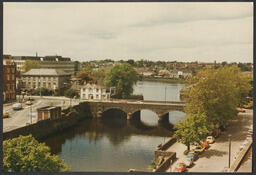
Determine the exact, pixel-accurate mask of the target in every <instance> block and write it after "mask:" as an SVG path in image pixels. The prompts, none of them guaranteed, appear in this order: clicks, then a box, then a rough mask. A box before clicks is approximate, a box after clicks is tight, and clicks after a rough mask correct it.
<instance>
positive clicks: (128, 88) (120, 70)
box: [104, 63, 138, 98]
mask: <svg viewBox="0 0 256 175" xmlns="http://www.w3.org/2000/svg"><path fill="white" fill-rule="evenodd" d="M137 81H138V74H137V72H136V71H135V70H134V68H133V67H132V66H131V65H130V64H127V63H124V64H119V65H116V66H114V67H113V68H112V69H111V70H110V72H109V73H108V74H107V75H106V77H105V79H104V84H105V85H106V86H115V87H116V88H117V95H118V97H119V98H128V97H129V96H130V95H131V94H132V92H133V85H134V84H136V82H137Z"/></svg>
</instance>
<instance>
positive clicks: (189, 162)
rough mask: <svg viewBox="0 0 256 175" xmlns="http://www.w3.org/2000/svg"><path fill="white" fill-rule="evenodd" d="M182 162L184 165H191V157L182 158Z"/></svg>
mask: <svg viewBox="0 0 256 175" xmlns="http://www.w3.org/2000/svg"><path fill="white" fill-rule="evenodd" d="M182 162H183V163H184V164H185V165H186V167H191V166H192V165H193V159H190V158H184V159H183V160H182Z"/></svg>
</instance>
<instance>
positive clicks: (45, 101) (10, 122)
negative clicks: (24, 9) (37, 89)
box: [3, 96, 79, 132]
mask: <svg viewBox="0 0 256 175" xmlns="http://www.w3.org/2000/svg"><path fill="white" fill-rule="evenodd" d="M25 98H26V97H25ZM27 98H28V97H27ZM32 98H33V99H34V101H32V102H33V104H32V105H29V106H28V105H26V104H25V103H22V109H21V110H13V109H12V104H14V103H11V104H4V105H3V111H4V112H8V113H9V114H10V118H4V119H3V132H7V131H11V130H13V129H17V128H20V127H23V126H26V124H28V123H29V124H30V123H31V119H32V123H35V122H37V117H32V115H31V112H32V113H35V114H36V115H37V108H41V107H44V106H50V105H53V106H61V107H62V109H65V108H68V107H69V106H70V99H69V98H66V97H40V96H32ZM78 103H79V100H77V99H73V100H72V105H76V104H78Z"/></svg>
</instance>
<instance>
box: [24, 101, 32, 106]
mask: <svg viewBox="0 0 256 175" xmlns="http://www.w3.org/2000/svg"><path fill="white" fill-rule="evenodd" d="M25 104H26V105H32V104H33V103H32V102H31V101H30V100H29V101H27V102H26V103H25Z"/></svg>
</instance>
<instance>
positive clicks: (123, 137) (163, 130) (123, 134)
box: [45, 81, 185, 172]
mask: <svg viewBox="0 0 256 175" xmlns="http://www.w3.org/2000/svg"><path fill="white" fill-rule="evenodd" d="M182 87H183V84H169V83H160V82H146V81H143V82H138V83H137V85H136V86H135V87H134V94H143V96H144V99H145V100H159V101H165V100H166V101H180V97H179V91H180V90H181V88H182ZM183 118H185V114H184V113H182V112H178V111H173V112H170V113H169V123H165V124H158V121H157V115H156V114H155V113H154V112H152V111H149V110H142V111H141V121H133V122H130V121H127V120H126V119H125V118H120V117H118V116H113V117H110V118H108V117H106V118H104V119H103V120H93V119H88V120H85V121H82V122H81V123H79V124H78V125H77V126H76V127H74V128H70V129H67V130H65V131H64V132H61V133H59V134H56V135H54V136H52V137H49V138H48V139H46V140H45V143H46V145H48V146H50V148H51V151H52V153H54V154H57V155H59V157H60V158H62V159H64V160H65V162H66V163H67V164H68V165H69V166H70V167H71V171H80V172H127V171H128V169H130V168H135V169H139V170H147V168H148V165H149V164H150V163H151V162H152V160H153V158H154V150H155V149H156V148H157V145H159V144H160V143H164V142H165V141H166V140H167V139H168V137H170V136H171V135H172V129H171V128H172V124H175V123H176V122H177V121H178V120H180V119H183Z"/></svg>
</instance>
